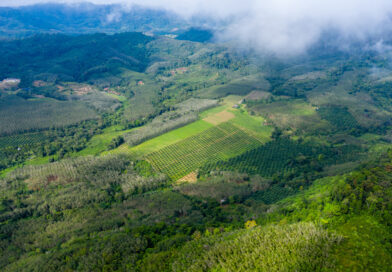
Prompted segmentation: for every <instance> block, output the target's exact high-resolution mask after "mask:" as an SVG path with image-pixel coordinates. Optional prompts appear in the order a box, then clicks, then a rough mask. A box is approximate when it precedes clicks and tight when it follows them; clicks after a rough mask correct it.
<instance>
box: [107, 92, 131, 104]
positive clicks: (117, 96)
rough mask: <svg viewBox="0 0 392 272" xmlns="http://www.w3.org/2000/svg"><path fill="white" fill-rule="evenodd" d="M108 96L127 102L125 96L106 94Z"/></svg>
mask: <svg viewBox="0 0 392 272" xmlns="http://www.w3.org/2000/svg"><path fill="white" fill-rule="evenodd" d="M105 94H106V95H108V96H110V97H113V98H115V99H117V100H118V101H121V102H124V101H127V98H126V97H125V96H123V95H117V94H113V93H105Z"/></svg>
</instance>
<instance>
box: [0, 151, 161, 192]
mask: <svg viewBox="0 0 392 272" xmlns="http://www.w3.org/2000/svg"><path fill="white" fill-rule="evenodd" d="M150 167H151V166H150ZM145 168H146V166H144V165H141V164H140V163H136V164H135V163H133V162H130V161H129V160H128V159H127V157H126V156H123V155H108V156H103V157H93V156H85V157H77V158H70V159H64V160H61V161H58V162H54V163H49V164H44V165H29V166H24V167H22V168H18V169H16V170H14V171H13V172H11V173H9V174H8V175H7V177H6V179H8V180H24V181H25V182H26V183H27V185H28V187H29V189H33V190H36V189H40V188H42V187H46V186H48V185H50V184H56V185H61V184H62V185H65V184H69V183H72V182H80V181H87V182H89V183H90V184H91V185H93V186H98V187H101V186H106V185H105V184H108V183H110V184H114V185H116V186H119V187H120V188H121V189H122V191H123V192H124V193H125V194H135V193H144V192H146V191H149V190H153V189H156V188H158V187H161V186H164V185H165V184H166V177H165V175H163V174H159V175H158V174H156V173H155V172H152V171H147V170H148V169H147V170H146V169H145Z"/></svg>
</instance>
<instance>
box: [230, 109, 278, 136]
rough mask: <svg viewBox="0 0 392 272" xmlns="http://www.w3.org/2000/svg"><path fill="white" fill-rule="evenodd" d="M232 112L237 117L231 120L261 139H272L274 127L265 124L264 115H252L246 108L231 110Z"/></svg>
mask: <svg viewBox="0 0 392 272" xmlns="http://www.w3.org/2000/svg"><path fill="white" fill-rule="evenodd" d="M230 112H232V113H234V115H235V118H233V119H231V120H230V122H231V123H232V124H234V125H236V126H239V127H241V128H242V129H244V130H246V131H247V132H248V133H250V134H252V135H253V136H255V137H256V138H258V139H260V140H261V141H268V140H269V139H270V136H271V134H272V131H273V127H271V126H265V125H264V121H265V119H264V118H263V117H260V116H251V115H249V113H248V112H247V111H245V110H230Z"/></svg>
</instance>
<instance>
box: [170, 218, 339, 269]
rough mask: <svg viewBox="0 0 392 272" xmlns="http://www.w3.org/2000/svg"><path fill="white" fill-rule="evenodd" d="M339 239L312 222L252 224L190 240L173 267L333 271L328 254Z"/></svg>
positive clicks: (332, 264)
mask: <svg viewBox="0 0 392 272" xmlns="http://www.w3.org/2000/svg"><path fill="white" fill-rule="evenodd" d="M341 240H342V237H341V236H338V235H335V234H332V233H328V232H327V231H326V230H324V229H322V228H321V227H317V226H315V225H314V224H312V223H298V224H293V225H286V226H273V225H272V226H268V227H254V228H253V229H250V230H248V231H238V232H235V233H229V234H225V235H222V236H216V237H206V238H203V239H201V240H196V241H193V242H191V243H189V244H188V245H186V246H185V247H184V248H183V249H182V250H181V252H180V254H179V257H178V259H177V260H175V261H174V263H173V270H174V271H321V270H323V269H325V270H333V268H334V263H333V262H331V261H332V260H331V259H330V258H329V254H330V253H331V251H332V248H333V247H334V246H335V245H337V244H339V243H340V241H341Z"/></svg>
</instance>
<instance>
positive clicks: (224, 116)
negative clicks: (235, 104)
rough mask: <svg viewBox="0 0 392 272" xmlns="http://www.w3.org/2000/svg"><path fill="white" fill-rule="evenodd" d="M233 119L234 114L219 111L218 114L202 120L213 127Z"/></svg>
mask: <svg viewBox="0 0 392 272" xmlns="http://www.w3.org/2000/svg"><path fill="white" fill-rule="evenodd" d="M234 117H235V115H234V113H232V112H229V111H221V112H218V113H217V114H214V115H211V116H208V117H206V118H204V119H203V120H204V121H206V122H208V123H210V124H213V125H219V124H221V123H223V122H226V121H229V120H231V119H233V118H234Z"/></svg>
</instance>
